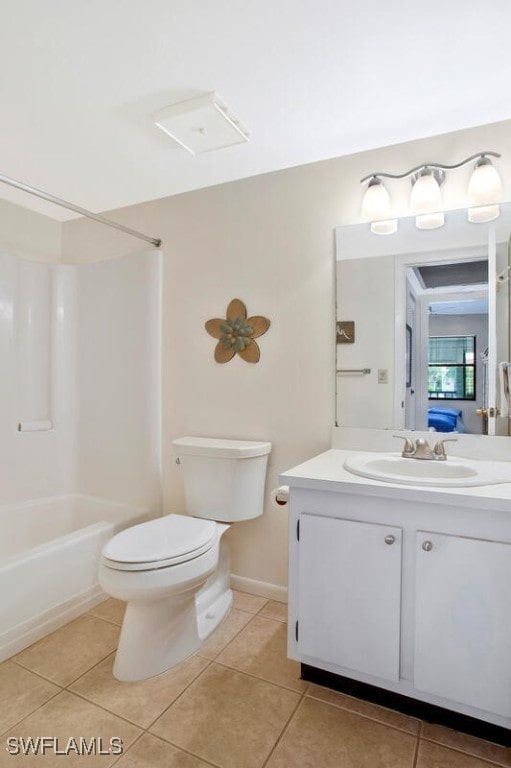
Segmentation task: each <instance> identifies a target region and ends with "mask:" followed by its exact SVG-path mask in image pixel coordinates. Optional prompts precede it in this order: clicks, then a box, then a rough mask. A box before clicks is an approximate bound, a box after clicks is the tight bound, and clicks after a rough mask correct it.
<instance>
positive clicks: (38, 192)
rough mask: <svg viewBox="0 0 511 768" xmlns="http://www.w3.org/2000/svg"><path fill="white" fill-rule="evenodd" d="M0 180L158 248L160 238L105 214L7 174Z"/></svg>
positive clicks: (0, 177)
mask: <svg viewBox="0 0 511 768" xmlns="http://www.w3.org/2000/svg"><path fill="white" fill-rule="evenodd" d="M0 182H2V183H3V184H8V185H9V186H11V187H16V189H21V190H23V192H28V194H29V195H34V196H35V197H40V198H42V199H43V200H48V201H49V202H50V203H55V205H60V206H61V208H67V209H68V210H69V211H74V212H75V213H79V214H81V215H82V216H86V217H87V218H88V219H94V221H98V222H99V223H100V224H105V225H106V226H107V227H113V228H114V229H118V230H120V232H124V233H125V234H126V235H132V236H133V237H138V238H139V239H140V240H145V241H146V243H151V245H154V246H155V247H156V248H159V247H160V245H161V240H160V239H159V238H157V237H149V235H144V234H143V233H142V232H137V230H136V229H131V228H130V227H125V226H124V224H117V222H116V221H111V220H110V219H107V218H105V216H101V215H100V214H99V213H92V211H88V210H87V209H86V208H81V207H80V206H79V205H74V203H69V202H68V201H67V200H61V199H60V197H55V195H50V194H49V193H48V192H43V190H42V189H36V187H30V186H28V184H23V183H22V182H21V181H16V180H15V179H11V178H9V176H2V175H1V174H0Z"/></svg>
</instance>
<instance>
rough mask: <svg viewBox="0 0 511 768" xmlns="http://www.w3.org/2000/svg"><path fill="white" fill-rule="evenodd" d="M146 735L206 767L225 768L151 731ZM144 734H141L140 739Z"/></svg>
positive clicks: (146, 732) (145, 732)
mask: <svg viewBox="0 0 511 768" xmlns="http://www.w3.org/2000/svg"><path fill="white" fill-rule="evenodd" d="M144 734H147V736H151V738H153V739H158V740H159V741H163V743H164V744H169V745H170V746H171V747H174V748H175V749H177V750H179V751H180V752H183V753H184V754H185V755H190V757H195V758H196V759H197V760H200V761H201V762H203V763H204V764H205V765H210V766H211V768H223V766H222V765H220V763H214V762H212V761H211V760H209V758H206V757H203V756H202V755H198V754H197V753H196V752H191V751H190V750H189V749H185V748H184V747H182V746H180V745H179V744H176V743H175V742H174V741H171V740H170V739H166V738H165V736H160V735H159V734H158V733H152V732H151V731H144ZM144 734H141V736H140V738H141V737H142V736H143V735H144ZM137 741H138V739H137ZM130 749H131V747H130Z"/></svg>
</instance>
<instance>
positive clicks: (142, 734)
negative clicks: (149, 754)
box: [108, 731, 145, 768]
mask: <svg viewBox="0 0 511 768" xmlns="http://www.w3.org/2000/svg"><path fill="white" fill-rule="evenodd" d="M144 735H145V731H142V733H139V734H138V736H137V737H136V738H135V739H133V742H132V743H131V744H130V745H129V747H128V749H127V750H126V752H124V751H122V752H121V754H120V755H119V756H118V757H117V758H116V759H115V760H114V762H113V763H110V765H109V766H108V768H114V766H115V765H117V764H118V762H119V760H122V758H123V757H124V756H125V755H127V754H128V752H129V751H130V749H132V748H133V747H134V746H135V744H136V743H137V741H140V739H141V738H142V736H144Z"/></svg>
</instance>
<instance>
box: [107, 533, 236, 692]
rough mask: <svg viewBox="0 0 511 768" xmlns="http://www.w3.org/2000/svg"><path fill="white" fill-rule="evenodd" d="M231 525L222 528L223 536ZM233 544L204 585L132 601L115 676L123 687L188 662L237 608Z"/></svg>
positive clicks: (224, 549)
mask: <svg viewBox="0 0 511 768" xmlns="http://www.w3.org/2000/svg"><path fill="white" fill-rule="evenodd" d="M228 527H229V526H222V531H221V534H223V533H224V531H226V530H228ZM232 602H233V595H232V591H231V588H230V562H229V549H228V544H227V542H226V541H225V539H224V538H223V536H222V539H221V540H220V546H219V551H218V564H217V567H216V569H215V571H214V572H213V573H211V575H210V576H209V577H207V578H206V579H205V581H204V583H203V584H202V585H200V582H199V584H197V583H195V584H193V586H192V585H190V588H189V589H186V590H184V591H182V592H179V593H177V594H176V593H172V594H171V595H168V596H166V597H164V598H162V599H156V600H152V601H150V602H146V601H144V602H138V601H135V600H133V601H130V600H128V605H127V607H126V613H125V614H124V621H123V624H122V629H121V635H120V638H119V646H118V649H117V654H116V657H115V662H114V668H113V674H114V677H116V678H117V679H118V680H121V681H123V682H134V681H136V680H146V679H147V678H149V677H155V676H156V675H161V674H162V673H163V672H166V671H167V670H169V669H171V668H172V667H174V666H176V664H179V663H180V662H181V661H184V660H185V659H187V658H188V657H189V656H191V655H192V654H194V653H195V652H196V651H197V650H198V649H199V648H200V646H201V644H202V642H203V641H204V640H205V639H206V638H207V637H208V635H210V634H211V632H213V630H214V629H215V628H216V627H217V626H218V625H219V624H220V622H221V621H222V620H223V619H224V618H225V617H226V616H227V614H228V613H229V610H230V608H231V606H232Z"/></svg>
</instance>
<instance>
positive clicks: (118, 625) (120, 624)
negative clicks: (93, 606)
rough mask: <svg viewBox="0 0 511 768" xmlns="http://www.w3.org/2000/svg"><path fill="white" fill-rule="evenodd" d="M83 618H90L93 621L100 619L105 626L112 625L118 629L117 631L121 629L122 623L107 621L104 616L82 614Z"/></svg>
mask: <svg viewBox="0 0 511 768" xmlns="http://www.w3.org/2000/svg"><path fill="white" fill-rule="evenodd" d="M83 615H84V616H91V618H93V619H100V621H105V622H106V623H107V624H113V625H114V627H119V629H120V628H121V627H122V621H121V622H118V621H114V620H113V619H107V618H105V616H97V615H96V614H95V613H90V612H88V613H84V614H83Z"/></svg>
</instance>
